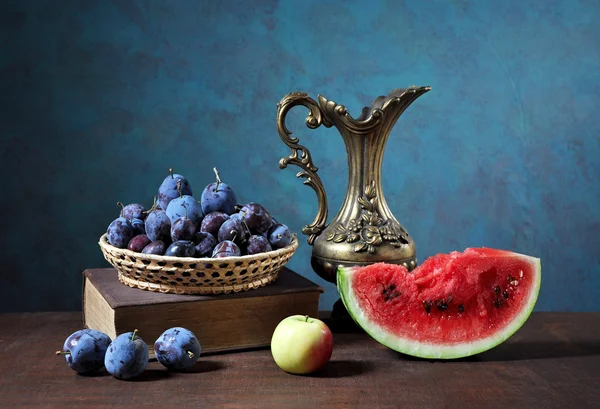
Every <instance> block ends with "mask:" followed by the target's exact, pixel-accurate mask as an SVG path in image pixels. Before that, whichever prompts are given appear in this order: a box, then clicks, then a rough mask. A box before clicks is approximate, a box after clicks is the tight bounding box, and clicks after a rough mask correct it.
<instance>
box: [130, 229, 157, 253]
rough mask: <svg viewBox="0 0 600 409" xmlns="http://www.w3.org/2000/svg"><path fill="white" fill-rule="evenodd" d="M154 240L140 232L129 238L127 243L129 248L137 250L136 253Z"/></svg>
mask: <svg viewBox="0 0 600 409" xmlns="http://www.w3.org/2000/svg"><path fill="white" fill-rule="evenodd" d="M151 242H152V240H150V239H149V238H148V236H146V235H145V234H138V235H137V236H134V237H132V238H131V240H129V243H128V244H127V249H128V250H131V251H135V252H136V253H140V252H141V251H142V250H144V248H146V246H147V245H148V244H150V243H151Z"/></svg>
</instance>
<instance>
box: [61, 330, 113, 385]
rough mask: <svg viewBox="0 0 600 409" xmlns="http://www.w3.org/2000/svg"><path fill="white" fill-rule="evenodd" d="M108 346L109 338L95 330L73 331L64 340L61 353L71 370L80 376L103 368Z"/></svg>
mask: <svg viewBox="0 0 600 409" xmlns="http://www.w3.org/2000/svg"><path fill="white" fill-rule="evenodd" d="M109 344H110V338H109V336H108V335H106V334H105V333H103V332H100V331H97V330H95V329H81V330H79V331H75V332H74V333H72V334H71V335H69V337H68V338H67V339H66V340H65V343H64V345H63V350H62V351H56V354H57V355H64V356H65V360H66V361H67V364H68V365H69V367H70V368H71V369H73V370H74V371H75V372H78V373H80V374H86V373H90V372H95V371H98V370H100V369H102V368H103V367H104V355H105V354H106V350H107V348H108V346H109Z"/></svg>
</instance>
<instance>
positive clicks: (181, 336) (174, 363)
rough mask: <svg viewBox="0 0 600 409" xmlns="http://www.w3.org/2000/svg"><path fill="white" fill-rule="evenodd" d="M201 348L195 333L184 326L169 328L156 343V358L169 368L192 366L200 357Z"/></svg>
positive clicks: (179, 368)
mask: <svg viewBox="0 0 600 409" xmlns="http://www.w3.org/2000/svg"><path fill="white" fill-rule="evenodd" d="M201 350H202V348H201V346H200V342H198V338H196V336H195V335H194V333H193V332H192V331H190V330H188V329H186V328H182V327H174V328H169V329H168V330H166V331H165V332H163V333H162V334H161V335H160V336H159V337H158V338H157V339H156V342H155V343H154V353H155V354H156V359H157V360H158V362H160V363H161V364H162V365H163V366H165V367H167V368H169V369H177V370H181V369H187V368H190V367H191V366H193V365H194V364H195V363H196V361H197V360H198V358H199V357H200V352H201Z"/></svg>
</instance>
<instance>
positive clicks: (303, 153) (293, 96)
mask: <svg viewBox="0 0 600 409" xmlns="http://www.w3.org/2000/svg"><path fill="white" fill-rule="evenodd" d="M297 105H303V106H305V107H306V108H308V110H309V112H308V116H307V117H306V121H305V122H306V126H308V127H309V128H310V129H316V128H318V127H319V126H321V124H323V125H325V126H326V127H328V128H329V127H330V126H331V123H329V122H328V121H327V119H326V118H324V116H323V113H322V112H321V110H320V108H319V106H318V105H317V103H316V102H315V101H314V100H313V99H312V98H310V97H309V96H308V94H306V93H304V92H291V93H289V94H287V95H286V96H284V97H283V99H282V100H281V101H280V102H279V104H277V131H278V132H279V137H280V138H281V140H282V141H283V143H285V144H286V145H287V146H289V148H290V150H291V153H290V155H289V156H286V157H285V158H281V159H280V160H279V168H280V169H285V168H286V167H287V165H289V164H291V165H297V166H299V167H300V168H301V169H302V171H300V172H298V173H297V174H296V177H297V178H300V177H302V178H306V180H305V181H304V182H302V183H304V184H305V185H309V186H310V187H312V188H313V189H314V191H315V192H316V194H317V199H318V200H319V209H318V211H317V215H316V217H315V219H314V220H313V222H312V223H311V224H308V225H306V226H304V228H303V229H302V233H304V234H306V235H308V239H307V241H308V244H310V245H311V246H312V245H313V243H314V242H315V239H316V238H317V236H318V235H319V234H321V232H322V231H323V229H324V228H325V224H326V222H327V194H326V193H325V187H324V186H323V182H322V181H321V178H320V177H319V175H317V170H318V168H317V167H316V166H315V165H314V164H313V162H312V158H311V156H310V152H309V150H308V149H307V148H306V147H304V146H302V145H300V143H299V142H300V141H299V139H298V138H296V137H293V136H291V135H292V132H290V131H289V130H288V129H287V127H286V126H285V118H286V116H287V113H288V112H289V111H290V109H292V108H293V107H295V106H297Z"/></svg>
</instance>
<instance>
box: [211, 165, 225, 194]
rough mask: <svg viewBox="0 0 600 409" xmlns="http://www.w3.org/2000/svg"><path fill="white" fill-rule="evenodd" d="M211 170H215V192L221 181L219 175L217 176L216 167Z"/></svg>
mask: <svg viewBox="0 0 600 409" xmlns="http://www.w3.org/2000/svg"><path fill="white" fill-rule="evenodd" d="M213 171H214V172H215V176H216V177H217V184H216V185H215V190H214V191H215V192H218V191H219V184H221V183H223V182H221V177H220V176H219V171H218V170H217V168H213Z"/></svg>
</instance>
